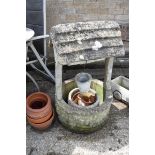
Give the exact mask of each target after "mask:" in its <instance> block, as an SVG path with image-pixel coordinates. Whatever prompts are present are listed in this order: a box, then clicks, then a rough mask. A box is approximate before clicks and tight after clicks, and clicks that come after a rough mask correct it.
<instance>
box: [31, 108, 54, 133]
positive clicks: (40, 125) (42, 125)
mask: <svg viewBox="0 0 155 155" xmlns="http://www.w3.org/2000/svg"><path fill="white" fill-rule="evenodd" d="M54 116H55V114H54V111H53V115H52V116H51V117H50V118H49V119H48V120H47V121H46V122H43V123H37V124H36V123H32V122H30V121H28V123H29V124H30V125H31V126H32V127H34V128H36V129H38V130H44V129H47V128H48V127H49V126H50V125H51V124H52V122H53V119H54Z"/></svg>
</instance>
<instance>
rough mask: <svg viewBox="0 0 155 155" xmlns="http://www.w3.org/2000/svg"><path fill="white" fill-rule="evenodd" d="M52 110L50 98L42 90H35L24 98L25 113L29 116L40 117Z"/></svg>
mask: <svg viewBox="0 0 155 155" xmlns="http://www.w3.org/2000/svg"><path fill="white" fill-rule="evenodd" d="M50 111H52V105H51V98H50V96H49V95H47V94H45V93H43V92H36V93H32V94H31V95H29V96H28V97H27V99H26V113H27V115H28V116H29V117H31V118H34V119H40V118H42V117H45V116H47V114H48V113H49V112H50Z"/></svg>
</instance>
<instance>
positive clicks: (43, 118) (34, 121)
mask: <svg viewBox="0 0 155 155" xmlns="http://www.w3.org/2000/svg"><path fill="white" fill-rule="evenodd" d="M52 114H53V112H52V111H50V112H49V113H48V114H47V116H45V117H42V118H39V119H34V118H31V117H29V116H27V120H28V121H29V122H32V123H43V122H46V121H47V120H49V119H50V117H51V116H52Z"/></svg>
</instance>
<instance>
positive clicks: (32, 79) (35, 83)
mask: <svg viewBox="0 0 155 155" xmlns="http://www.w3.org/2000/svg"><path fill="white" fill-rule="evenodd" d="M26 75H27V76H28V77H29V78H30V79H31V81H32V82H33V83H34V85H35V86H36V88H37V90H38V91H40V89H39V86H38V84H37V82H36V81H35V79H34V78H33V77H32V76H31V75H30V74H29V73H28V72H26Z"/></svg>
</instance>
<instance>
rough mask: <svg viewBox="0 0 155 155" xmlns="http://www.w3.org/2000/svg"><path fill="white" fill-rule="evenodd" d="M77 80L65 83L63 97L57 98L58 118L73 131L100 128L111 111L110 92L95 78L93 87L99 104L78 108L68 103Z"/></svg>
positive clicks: (84, 131) (89, 130)
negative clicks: (92, 106)
mask: <svg viewBox="0 0 155 155" xmlns="http://www.w3.org/2000/svg"><path fill="white" fill-rule="evenodd" d="M76 87H77V85H76V82H75V81H74V80H72V79H70V80H67V81H65V82H64V84H63V99H62V100H57V98H56V111H57V114H58V118H59V120H60V122H61V123H62V125H63V126H65V127H66V128H68V129H69V130H71V131H74V132H78V133H89V132H93V131H96V130H98V129H100V128H101V127H102V126H103V125H104V124H105V122H106V120H107V118H108V114H109V111H110V106H111V102H112V98H111V96H112V95H110V97H109V96H108V97H107V95H105V93H106V94H108V92H107V91H106V90H105V89H104V88H103V82H102V81H100V80H97V79H93V80H92V82H91V89H94V90H95V91H96V93H97V95H98V97H99V100H100V102H99V105H98V106H96V107H94V108H90V109H86V108H78V107H75V106H72V105H70V104H68V103H67V98H68V94H69V92H70V91H71V90H72V89H74V88H76Z"/></svg>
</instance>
